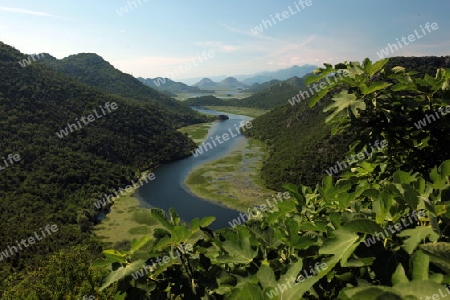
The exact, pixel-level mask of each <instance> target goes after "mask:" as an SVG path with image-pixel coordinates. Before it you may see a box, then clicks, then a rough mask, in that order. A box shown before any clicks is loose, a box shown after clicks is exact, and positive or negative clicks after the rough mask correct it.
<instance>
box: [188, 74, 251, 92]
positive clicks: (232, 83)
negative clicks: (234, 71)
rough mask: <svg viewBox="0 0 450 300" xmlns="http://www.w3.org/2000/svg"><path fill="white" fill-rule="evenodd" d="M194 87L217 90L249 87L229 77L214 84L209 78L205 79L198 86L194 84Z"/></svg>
mask: <svg viewBox="0 0 450 300" xmlns="http://www.w3.org/2000/svg"><path fill="white" fill-rule="evenodd" d="M194 87H198V88H200V89H217V88H234V89H238V88H241V89H243V88H246V87H247V85H246V84H244V83H242V82H240V81H238V80H237V79H236V78H234V77H227V78H225V79H223V80H221V81H219V82H214V81H212V80H211V79H209V78H203V79H202V80H200V81H199V82H197V83H196V84H194Z"/></svg>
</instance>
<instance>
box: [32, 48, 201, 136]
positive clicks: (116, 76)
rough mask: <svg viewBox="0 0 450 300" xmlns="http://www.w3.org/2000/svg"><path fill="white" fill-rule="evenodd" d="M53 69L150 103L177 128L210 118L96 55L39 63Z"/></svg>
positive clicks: (47, 60) (84, 54) (48, 58)
mask: <svg viewBox="0 0 450 300" xmlns="http://www.w3.org/2000/svg"><path fill="white" fill-rule="evenodd" d="M37 63H40V64H47V65H50V66H52V67H53V68H54V69H55V70H57V71H59V72H61V73H64V74H66V75H68V76H70V77H72V78H74V79H76V80H78V81H80V82H83V83H85V84H88V85H91V86H94V87H97V88H100V89H102V90H104V91H107V92H109V93H114V94H117V95H120V96H122V97H126V98H131V99H136V100H139V101H143V102H148V103H150V104H151V105H152V106H153V107H154V108H155V109H159V110H161V111H163V113H164V115H165V116H164V117H165V118H166V120H167V121H169V122H170V123H173V126H174V127H181V126H186V125H190V124H195V123H200V122H206V120H207V118H206V117H205V116H204V115H201V114H199V113H197V112H195V111H193V110H192V109H190V108H189V107H188V106H187V105H186V104H184V103H182V102H179V101H176V100H174V99H172V98H170V97H169V96H167V95H164V94H161V93H160V92H158V91H156V90H154V89H152V88H150V87H148V86H147V85H145V84H143V83H142V82H140V81H139V80H138V79H136V78H134V77H133V76H131V75H129V74H126V73H123V72H121V71H120V70H118V69H116V68H114V66H112V65H111V64H110V63H108V62H107V61H105V60H104V59H103V58H102V57H100V56H98V55H97V54H95V53H80V54H75V55H70V56H68V57H66V58H63V59H61V60H58V59H56V58H54V57H52V56H45V57H44V58H42V59H40V60H38V61H37Z"/></svg>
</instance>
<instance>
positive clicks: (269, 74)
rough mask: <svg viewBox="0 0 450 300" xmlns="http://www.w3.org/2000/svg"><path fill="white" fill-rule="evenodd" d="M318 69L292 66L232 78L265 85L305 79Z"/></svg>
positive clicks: (193, 80)
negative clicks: (276, 81) (272, 82)
mask: <svg viewBox="0 0 450 300" xmlns="http://www.w3.org/2000/svg"><path fill="white" fill-rule="evenodd" d="M315 69H317V66H313V65H308V64H307V65H302V66H297V65H295V66H292V67H290V68H286V69H280V70H276V71H263V72H259V73H255V74H244V75H243V74H241V75H232V77H234V78H236V79H237V80H238V81H240V82H242V83H244V84H246V85H249V86H251V85H253V84H254V83H264V82H268V81H271V80H280V81H284V80H287V79H289V78H292V77H294V76H296V77H299V78H301V77H303V76H304V75H306V74H308V73H310V72H312V71H313V70H315ZM226 77H227V76H224V75H221V76H209V77H208V79H210V80H213V81H215V82H219V81H221V80H224V79H225V78H226ZM201 79H202V78H200V77H197V78H186V79H182V80H181V81H182V82H184V83H186V84H188V85H189V84H190V85H194V83H198V82H199V81H200V80H201Z"/></svg>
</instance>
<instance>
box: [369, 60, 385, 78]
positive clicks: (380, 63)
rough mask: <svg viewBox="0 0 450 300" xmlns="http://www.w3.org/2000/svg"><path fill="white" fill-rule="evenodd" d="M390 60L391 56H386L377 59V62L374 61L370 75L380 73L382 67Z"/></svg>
mask: <svg viewBox="0 0 450 300" xmlns="http://www.w3.org/2000/svg"><path fill="white" fill-rule="evenodd" d="M388 62H389V58H384V59H381V60H379V61H377V62H376V63H374V64H373V65H372V68H371V70H370V72H369V76H370V77H371V78H372V77H373V75H375V74H376V73H378V72H379V71H381V69H383V67H384V66H385V65H386V64H387V63H388Z"/></svg>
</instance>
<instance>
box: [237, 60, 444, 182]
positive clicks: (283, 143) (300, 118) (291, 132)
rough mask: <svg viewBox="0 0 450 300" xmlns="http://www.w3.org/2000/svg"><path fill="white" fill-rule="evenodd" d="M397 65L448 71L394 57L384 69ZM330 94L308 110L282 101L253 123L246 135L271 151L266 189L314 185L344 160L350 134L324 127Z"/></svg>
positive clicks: (265, 170) (304, 104) (437, 65)
mask: <svg viewBox="0 0 450 300" xmlns="http://www.w3.org/2000/svg"><path fill="white" fill-rule="evenodd" d="M399 65H400V66H402V67H405V68H406V69H407V70H415V71H417V72H419V74H418V76H422V77H423V75H424V74H425V73H428V74H429V75H430V76H432V77H434V76H435V75H436V74H435V73H436V69H438V68H440V67H444V68H448V67H450V60H449V58H448V57H393V58H391V59H390V60H389V62H388V64H387V68H392V67H395V66H399ZM332 94H334V93H330V94H329V95H327V96H326V97H325V98H324V99H323V100H321V102H320V103H318V104H317V105H316V106H315V107H313V108H310V107H309V100H307V101H302V102H301V103H300V104H296V105H294V106H292V105H291V104H289V103H287V99H285V104H284V105H283V106H281V107H278V108H276V109H274V110H273V111H271V112H269V113H267V114H265V115H263V116H260V117H258V118H256V119H255V120H253V122H252V124H253V127H252V129H250V130H248V131H246V134H248V135H250V136H252V137H255V138H257V139H260V140H262V141H265V142H266V143H267V144H268V145H270V148H271V154H270V157H269V158H268V160H267V161H266V162H265V164H264V166H263V170H262V177H263V178H264V180H265V181H266V183H267V184H268V186H270V187H272V188H280V186H281V185H282V184H284V183H286V182H291V183H294V184H305V185H310V186H311V185H315V184H316V183H317V182H318V180H320V179H322V178H323V177H325V176H326V175H327V173H326V172H325V170H327V169H328V168H330V167H332V166H333V165H334V164H335V163H336V161H339V160H342V159H343V158H344V156H345V155H346V153H347V152H348V147H347V145H348V141H349V140H350V138H351V136H352V133H351V132H347V133H345V134H344V135H336V136H332V135H331V134H330V127H329V126H327V125H325V124H324V120H325V118H326V114H325V113H323V112H322V110H323V108H324V107H325V106H327V105H328V104H329V103H330V99H331V95H332ZM280 95H282V94H280ZM286 96H287V95H283V96H282V97H281V96H279V95H277V94H273V95H272V97H274V98H286ZM273 101H275V100H273Z"/></svg>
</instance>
